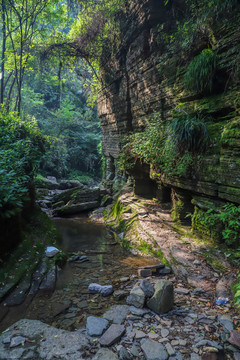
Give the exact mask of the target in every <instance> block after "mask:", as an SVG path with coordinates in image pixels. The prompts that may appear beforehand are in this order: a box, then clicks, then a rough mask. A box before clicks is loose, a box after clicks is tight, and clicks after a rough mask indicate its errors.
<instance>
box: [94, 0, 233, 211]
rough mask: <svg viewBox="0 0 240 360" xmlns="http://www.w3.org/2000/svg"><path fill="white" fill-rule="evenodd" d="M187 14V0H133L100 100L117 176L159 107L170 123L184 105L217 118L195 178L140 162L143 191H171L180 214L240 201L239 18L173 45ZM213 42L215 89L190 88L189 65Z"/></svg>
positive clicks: (106, 63) (162, 194)
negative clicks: (128, 142) (121, 160)
mask: <svg viewBox="0 0 240 360" xmlns="http://www.w3.org/2000/svg"><path fill="white" fill-rule="evenodd" d="M186 11H187V5H186V3H185V1H183V0H177V1H169V3H168V5H167V6H165V5H164V1H157V0H145V1H142V0H137V1H134V2H132V3H131V4H130V8H129V9H128V12H127V14H124V16H122V17H123V19H124V20H123V21H122V22H121V33H120V37H121V46H120V47H119V49H118V50H117V51H116V52H115V53H111V55H109V54H108V53H107V52H106V54H105V57H103V61H102V78H103V80H104V83H105V88H104V89H103V91H102V92H101V94H100V96H99V100H98V113H99V117H100V121H101V126H102V132H103V152H104V155H105V156H106V157H107V159H108V160H107V165H108V170H109V171H110V172H111V174H110V175H109V178H111V179H113V178H114V173H113V172H114V169H115V167H114V161H116V160H117V159H118V157H119V153H120V149H121V142H122V139H123V138H124V136H125V135H126V134H128V133H129V132H140V131H142V130H143V129H144V128H145V127H146V126H147V124H148V121H149V119H151V117H152V116H153V114H154V113H155V112H158V113H159V116H160V117H161V118H162V120H163V121H164V122H170V121H171V119H172V110H173V109H174V108H175V107H176V106H178V105H179V104H180V103H181V104H183V105H184V106H186V107H188V106H191V107H192V108H194V109H195V111H196V112H197V113H201V114H203V115H204V116H208V115H210V116H211V118H212V119H213V121H212V124H211V125H209V129H208V130H209V133H210V135H211V139H212V143H211V146H210V147H211V148H210V149H208V151H207V153H206V154H204V156H203V158H202V160H201V162H200V163H199V164H198V165H196V166H195V168H194V169H193V171H191V174H190V175H189V174H186V175H184V176H181V177H177V176H173V177H164V176H162V174H159V173H156V171H154V170H153V169H152V168H151V166H150V165H149V164H144V163H141V162H139V161H137V162H136V164H135V168H134V169H133V171H132V172H131V175H133V177H134V181H135V191H136V193H137V194H140V195H152V196H155V197H158V198H159V199H160V200H161V201H168V200H169V198H170V196H171V198H172V199H173V204H174V203H175V204H177V203H179V202H180V203H181V210H180V213H179V214H178V215H179V217H180V218H184V217H185V215H186V213H187V212H188V211H190V212H191V211H192V208H193V205H196V206H198V207H199V208H202V209H207V208H208V207H209V206H210V205H211V207H215V208H218V206H221V205H222V204H224V203H226V202H234V203H237V204H240V156H239V155H240V117H239V115H238V111H237V107H238V106H239V105H240V100H239V66H238V62H239V58H240V57H239V55H240V31H239V26H238V25H237V23H236V22H235V20H234V21H231V19H230V20H229V21H227V22H222V21H220V19H219V21H215V22H214V23H213V24H212V26H211V27H210V28H208V29H204V28H203V29H201V30H200V32H199V33H198V32H196V33H195V34H194V35H193V38H192V39H190V40H189V39H188V42H187V45H186V49H184V46H185V45H184V43H183V42H182V43H179V47H178V46H176V41H175V43H174V45H172V47H171V44H170V45H169V42H170V40H171V34H173V33H174V31H176V29H177V26H178V25H177V24H178V21H179V20H181V19H183V18H184V16H185V12H186ZM209 47H210V48H212V49H213V50H214V52H216V53H217V57H218V61H217V73H216V75H217V76H216V78H215V83H214V91H213V93H212V94H209V95H207V96H206V95H204V96H203V95H202V94H201V93H197V92H196V91H195V92H190V91H186V90H185V89H184V85H183V77H184V73H185V72H186V68H187V65H188V64H189V63H190V62H191V60H192V59H193V58H194V57H195V56H196V55H198V54H200V53H201V51H202V50H203V49H207V48H209ZM151 193H152V194H151Z"/></svg>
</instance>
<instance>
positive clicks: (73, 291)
mask: <svg viewBox="0 0 240 360" xmlns="http://www.w3.org/2000/svg"><path fill="white" fill-rule="evenodd" d="M54 221H55V223H56V226H57V227H58V229H59V232H60V234H61V236H62V240H61V244H60V246H61V249H62V250H63V251H64V252H65V253H66V254H67V255H68V256H69V257H70V256H74V254H78V253H80V254H86V255H87V257H88V261H86V262H80V261H74V262H67V263H66V264H65V265H64V267H63V268H62V269H61V270H59V272H58V277H57V282H56V288H55V290H54V291H53V292H52V293H46V292H42V291H38V292H37V294H36V295H35V296H34V297H33V296H27V298H26V299H25V301H24V303H23V304H21V305H18V306H12V307H10V308H9V312H8V314H7V315H6V316H5V318H4V319H3V320H2V322H1V323H0V331H2V330H4V329H6V328H7V327H9V326H10V325H11V324H13V323H15V322H16V321H18V320H20V319H22V318H27V319H36V320H41V321H43V322H46V323H48V324H51V325H53V326H56V327H58V328H62V329H67V330H75V329H79V328H82V327H85V323H86V318H87V317H88V316H90V315H95V316H101V315H102V314H103V313H104V312H105V311H106V310H107V309H108V308H109V307H110V306H111V305H114V304H121V303H125V301H126V300H125V296H123V297H121V298H119V297H115V296H114V294H113V295H111V296H108V297H100V296H98V295H92V294H89V292H88V285H89V284H90V283H92V282H95V283H99V284H101V285H108V284H112V285H113V287H114V290H119V289H122V288H124V291H127V290H128V289H129V290H130V289H131V279H130V278H131V276H132V275H136V273H137V268H138V267H139V266H143V265H149V264H154V263H155V262H154V260H153V259H148V258H144V257H140V256H133V255H132V254H130V253H129V252H128V251H127V250H126V249H124V248H123V247H121V246H120V244H119V243H116V241H115V240H114V237H113V234H111V233H110V232H109V231H108V230H107V229H106V227H105V226H104V225H101V224H97V223H94V222H92V221H91V220H90V219H88V218H84V217H74V218H68V219H62V218H56V219H54ZM123 277H127V278H129V280H127V281H121V280H120V279H121V278H123ZM125 280H126V279H125ZM115 294H116V293H115Z"/></svg>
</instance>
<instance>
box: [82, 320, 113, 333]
mask: <svg viewBox="0 0 240 360" xmlns="http://www.w3.org/2000/svg"><path fill="white" fill-rule="evenodd" d="M108 325H109V322H108V321H107V320H106V319H103V318H97V317H95V316H89V317H88V318H87V325H86V329H87V332H88V334H89V335H90V336H101V335H102V333H103V332H104V331H105V330H106V329H107V328H108Z"/></svg>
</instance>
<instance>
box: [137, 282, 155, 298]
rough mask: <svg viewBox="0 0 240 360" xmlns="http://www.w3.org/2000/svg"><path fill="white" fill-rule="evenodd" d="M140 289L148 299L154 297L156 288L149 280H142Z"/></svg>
mask: <svg viewBox="0 0 240 360" xmlns="http://www.w3.org/2000/svg"><path fill="white" fill-rule="evenodd" d="M139 286H140V288H141V289H142V291H143V292H144V294H145V295H146V296H147V297H152V296H153V294H154V287H153V285H152V284H151V283H150V281H148V280H141V281H140V284H139Z"/></svg>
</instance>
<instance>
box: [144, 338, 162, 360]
mask: <svg viewBox="0 0 240 360" xmlns="http://www.w3.org/2000/svg"><path fill="white" fill-rule="evenodd" d="M141 348H142V351H143V353H144V355H145V357H146V360H167V359H168V353H167V351H166V350H165V348H164V346H163V345H162V344H159V343H157V342H156V341H152V340H143V341H142V344H141Z"/></svg>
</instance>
